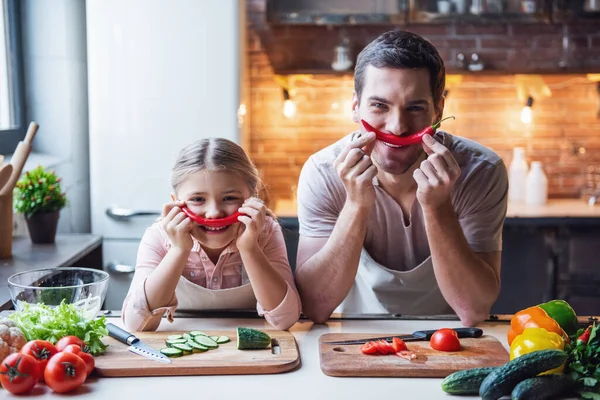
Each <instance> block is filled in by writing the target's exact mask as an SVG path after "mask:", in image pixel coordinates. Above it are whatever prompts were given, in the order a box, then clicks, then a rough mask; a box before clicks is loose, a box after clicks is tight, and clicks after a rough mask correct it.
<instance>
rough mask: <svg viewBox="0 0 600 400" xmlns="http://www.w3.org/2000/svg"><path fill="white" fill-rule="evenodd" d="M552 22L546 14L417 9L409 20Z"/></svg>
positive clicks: (417, 21) (462, 22) (422, 21)
mask: <svg viewBox="0 0 600 400" xmlns="http://www.w3.org/2000/svg"><path fill="white" fill-rule="evenodd" d="M550 22H552V21H551V19H550V16H549V15H546V14H523V13H482V14H478V15H474V14H439V13H431V12H424V11H419V12H416V13H415V14H414V16H412V17H411V18H410V20H409V23H411V24H449V23H460V24H471V25H478V24H490V23H511V24H540V23H550Z"/></svg>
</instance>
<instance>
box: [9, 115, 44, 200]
mask: <svg viewBox="0 0 600 400" xmlns="http://www.w3.org/2000/svg"><path fill="white" fill-rule="evenodd" d="M38 128H39V125H38V124H36V123H35V122H31V123H30V124H29V128H28V129H27V134H26V135H25V139H24V140H22V141H20V142H19V144H18V145H17V148H16V149H15V152H14V153H13V156H12V158H11V161H10V164H11V165H12V167H13V171H12V174H11V175H10V178H9V179H8V181H7V182H6V184H4V186H3V187H2V189H0V196H3V195H6V194H9V193H11V192H12V191H13V189H14V188H15V185H16V184H17V181H18V180H19V177H20V176H21V172H22V171H23V166H24V165H25V162H26V161H27V157H29V153H30V152H31V142H32V141H33V138H34V137H35V134H36V132H37V130H38Z"/></svg>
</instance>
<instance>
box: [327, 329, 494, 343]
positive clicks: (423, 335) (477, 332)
mask: <svg viewBox="0 0 600 400" xmlns="http://www.w3.org/2000/svg"><path fill="white" fill-rule="evenodd" d="M454 330H455V331H456V333H457V334H458V337H459V338H478V337H480V336H481V335H483V331H482V330H481V329H479V328H456V329H454ZM436 331H437V329H436V330H431V331H416V332H413V333H412V335H395V336H381V337H374V338H368V339H356V340H338V341H335V342H323V344H337V345H343V344H346V345H351V344H365V343H367V342H370V341H371V340H385V341H386V342H387V341H391V340H392V339H393V338H395V337H397V338H400V339H402V340H403V341H405V342H416V341H421V340H429V339H431V335H433V334H434V333H435V332H436Z"/></svg>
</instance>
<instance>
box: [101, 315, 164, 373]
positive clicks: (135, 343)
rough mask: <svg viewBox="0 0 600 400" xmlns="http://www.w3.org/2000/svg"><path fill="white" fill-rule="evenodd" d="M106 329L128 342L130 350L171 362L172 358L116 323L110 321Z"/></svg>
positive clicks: (122, 341) (119, 339)
mask: <svg viewBox="0 0 600 400" xmlns="http://www.w3.org/2000/svg"><path fill="white" fill-rule="evenodd" d="M106 329H107V330H108V334H109V335H110V336H111V337H113V338H115V339H117V340H118V341H119V342H121V343H125V344H128V345H129V347H128V348H127V349H128V350H129V351H131V352H133V353H135V354H139V355H140V356H144V357H146V358H149V359H151V360H154V361H158V362H161V363H166V364H171V360H170V359H169V357H167V356H165V355H164V354H162V353H160V352H158V351H156V350H154V349H153V348H152V347H150V346H148V345H147V344H145V343H143V342H142V341H141V340H140V339H138V338H137V337H136V336H135V335H134V334H132V333H129V332H127V331H126V330H124V329H121V328H119V327H118V326H116V325H114V324H111V323H110V322H109V323H108V324H106Z"/></svg>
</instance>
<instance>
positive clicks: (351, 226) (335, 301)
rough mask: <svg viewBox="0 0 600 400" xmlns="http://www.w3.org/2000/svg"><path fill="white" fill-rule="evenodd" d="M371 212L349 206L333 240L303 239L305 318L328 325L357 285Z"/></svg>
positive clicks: (299, 281)
mask: <svg viewBox="0 0 600 400" xmlns="http://www.w3.org/2000/svg"><path fill="white" fill-rule="evenodd" d="M367 218H368V210H361V209H359V208H354V207H353V206H352V205H348V203H346V205H345V206H344V208H343V209H342V212H341V213H340V216H339V219H338V221H337V223H336V224H335V227H334V228H333V232H332V233H331V236H330V237H329V238H312V237H305V236H300V241H299V243H298V257H297V265H298V267H297V268H296V285H297V286H298V291H299V292H300V297H301V298H302V310H303V312H304V314H305V315H306V316H307V317H308V318H310V319H311V320H312V321H314V322H316V323H323V322H325V321H327V319H328V318H329V316H330V315H331V313H332V312H333V310H335V308H336V307H337V306H338V305H339V304H340V303H341V302H342V301H343V300H344V298H345V297H346V296H347V295H348V292H349V291H350V289H351V288H352V285H353V284H354V278H355V277H356V272H357V271H358V261H359V260H360V252H361V250H362V247H363V243H364V240H365V234H366V231H367Z"/></svg>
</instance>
